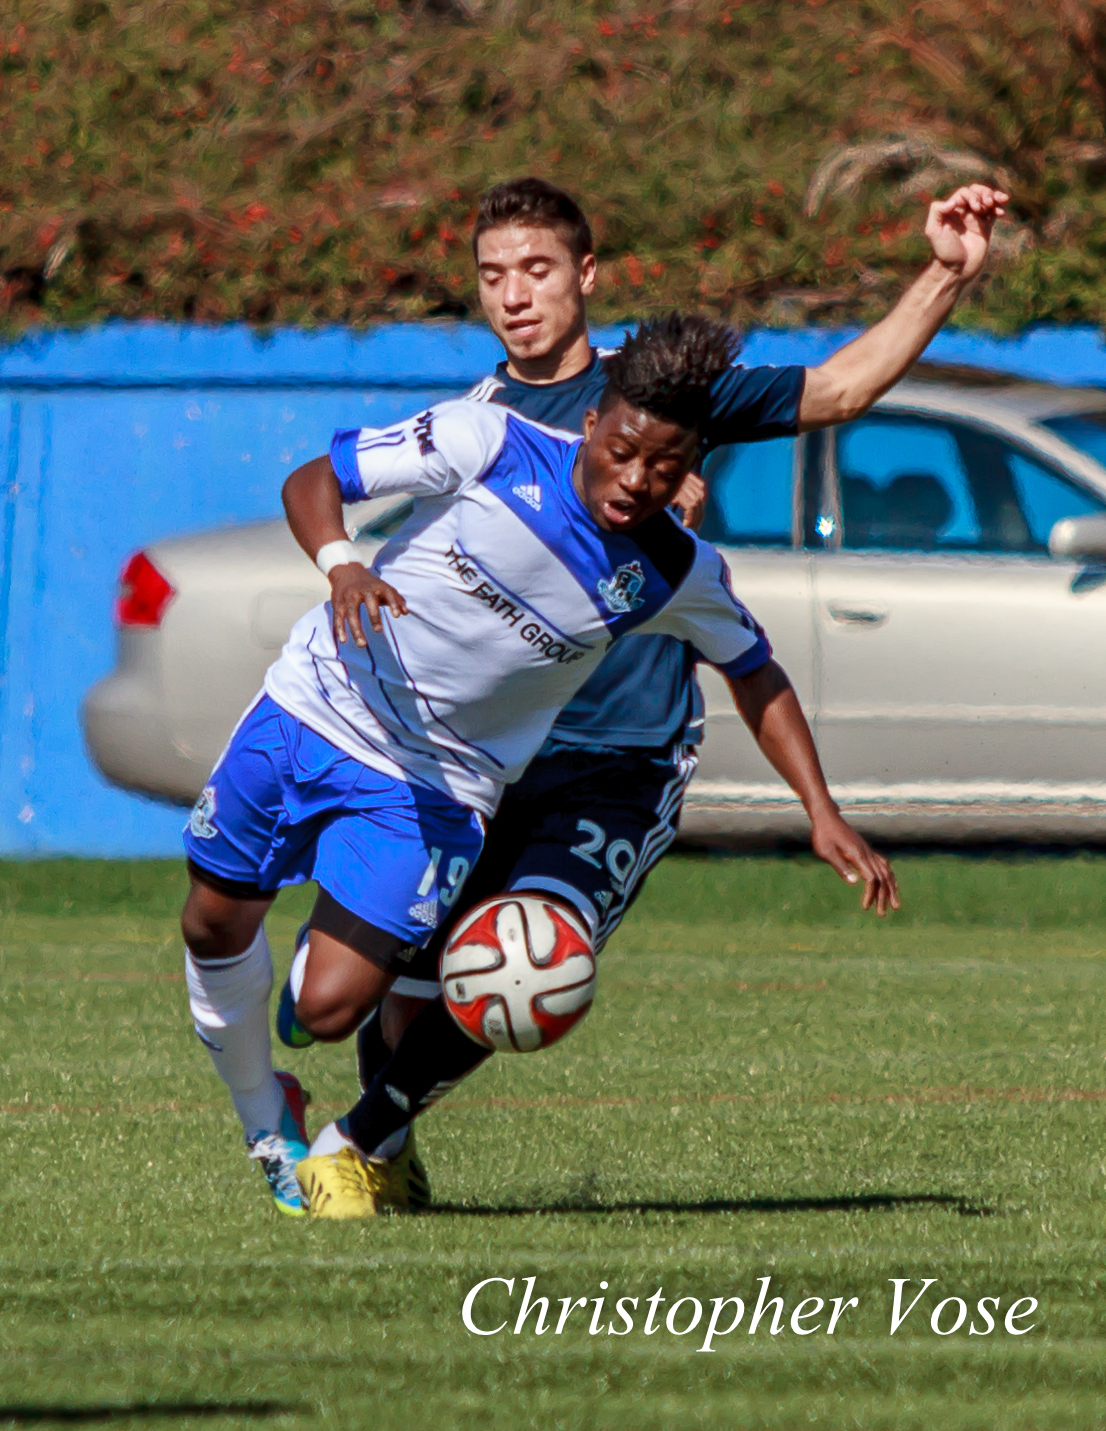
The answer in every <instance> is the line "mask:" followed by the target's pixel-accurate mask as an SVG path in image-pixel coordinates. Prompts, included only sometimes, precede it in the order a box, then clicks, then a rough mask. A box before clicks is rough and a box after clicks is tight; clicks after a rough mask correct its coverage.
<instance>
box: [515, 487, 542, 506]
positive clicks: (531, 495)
mask: <svg viewBox="0 0 1106 1431" xmlns="http://www.w3.org/2000/svg"><path fill="white" fill-rule="evenodd" d="M511 491H512V493H513V494H514V495H515V496H516V497H517V498H518V499H519V501H520V502H525V503H526V505H527V506H528V507H533V509H534V511H535V512H540V511H541V488H540V487H539V486H538V484H537V483H536V482H529V483H527V484H526V485H525V486H524V485H521V484H520V485H519V486H518V487H512V488H511Z"/></svg>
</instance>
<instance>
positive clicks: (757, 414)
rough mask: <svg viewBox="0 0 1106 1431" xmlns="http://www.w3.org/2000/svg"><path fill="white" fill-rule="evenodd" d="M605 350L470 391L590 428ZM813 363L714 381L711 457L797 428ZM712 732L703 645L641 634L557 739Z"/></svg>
mask: <svg viewBox="0 0 1106 1431" xmlns="http://www.w3.org/2000/svg"><path fill="white" fill-rule="evenodd" d="M605 356H606V354H604V353H603V352H602V351H600V350H596V349H594V348H593V349H592V355H591V362H590V363H589V364H588V366H587V367H586V368H584V369H583V370H582V371H581V372H579V373H576V374H574V375H573V376H572V377H571V378H564V379H562V380H561V381H560V382H555V383H524V382H521V381H520V380H519V379H518V378H513V377H512V376H511V375H510V373H509V372H508V371H507V364H506V363H505V362H503V363H500V364H499V366H498V367H497V368H496V370H495V374H494V376H492V377H488V378H485V379H484V380H483V382H480V383H478V384H477V385H476V387H474V388H473V389H472V390H471V392H469V393H468V394H467V396H468V397H469V398H470V399H475V400H477V401H481V402H492V403H497V404H500V405H501V406H504V407H509V408H512V409H513V410H514V411H515V412H519V413H522V415H523V416H524V417H528V418H531V419H532V420H533V421H535V422H541V423H545V424H546V425H547V426H549V427H557V428H562V429H565V430H567V431H570V432H581V431H583V426H584V414H585V413H586V412H587V410H588V408H592V407H596V406H598V403H599V399H600V397H601V395H602V392H603V389H604V387H605V386H606V383H607V373H606V365H605V362H604V358H605ZM805 377H806V369H805V368H802V367H787V368H770V367H757V368H743V367H740V366H736V365H735V366H734V367H732V368H730V369H729V371H728V372H725V373H723V374H722V376H721V377H720V378H719V379H718V380H717V381H716V382H715V384H714V388H713V393H712V396H713V402H712V405H711V421H710V424H709V425H708V427H707V428H706V430H705V431H704V432H703V433H702V444H703V452H704V455H705V454H706V452H708V451H710V450H711V449H712V448H714V447H721V446H724V445H725V444H727V443H731V442H765V441H767V440H768V439H770V438H773V437H789V436H791V435H793V434H794V432H795V431H796V424H797V423H798V417H799V402H800V400H801V398H802V393H803V382H804V380H805ZM702 736H703V701H702V696H701V694H700V692H699V687H698V683H697V682H696V680H695V653H694V651H693V650H692V648H691V647H690V646H689V645H688V643H687V642H683V641H677V640H675V639H674V638H673V637H671V636H635V637H633V638H632V639H626V640H624V641H620V642H616V644H615V645H614V646H613V647H612V648H611V650H610V652H609V653H608V654H607V655H606V656H605V657H604V658H603V662H602V664H601V665H600V666H599V668H598V669H597V670H596V671H595V673H594V674H593V675H592V676H591V677H590V678H589V679H588V681H587V683H586V684H585V685H584V686H583V687H582V688H581V689H580V690H579V691H578V692H577V694H576V696H575V697H574V699H573V700H572V701H570V702H569V704H568V705H567V706H566V707H565V708H564V710H563V711H562V712H561V713H560V715H559V716H558V718H557V721H556V724H555V725H554V726H553V730H552V732H551V736H550V739H551V741H553V742H556V743H558V744H564V745H573V746H582V747H587V748H604V747H617V748H619V749H624V748H626V747H637V746H642V747H646V748H652V749H659V748H663V747H665V746H668V745H670V744H671V743H672V742H673V741H674V740H678V741H680V742H681V743H683V744H687V745H692V744H695V743H697V742H698V741H700V740H701V739H702Z"/></svg>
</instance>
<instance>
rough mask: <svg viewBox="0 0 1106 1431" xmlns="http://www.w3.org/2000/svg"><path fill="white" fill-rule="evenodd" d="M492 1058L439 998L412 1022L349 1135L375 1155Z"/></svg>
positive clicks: (356, 1109) (358, 1108)
mask: <svg viewBox="0 0 1106 1431" xmlns="http://www.w3.org/2000/svg"><path fill="white" fill-rule="evenodd" d="M490 1056H491V1049H488V1048H483V1047H482V1046H481V1045H480V1044H478V1043H476V1042H475V1041H474V1040H473V1039H471V1038H469V1036H468V1034H467V1033H464V1032H463V1031H462V1030H461V1029H460V1028H458V1026H457V1025H456V1024H455V1023H454V1022H453V1019H452V1018H451V1017H450V1015H449V1013H448V1011H447V1010H446V1006H445V1004H443V1003H442V1001H441V999H440V998H438V999H435V1000H434V1002H433V1003H431V1004H427V1006H426V1008H425V1009H423V1011H422V1012H421V1013H420V1014H419V1016H418V1017H417V1018H416V1019H414V1020H412V1022H411V1024H410V1026H409V1027H408V1029H407V1031H406V1032H405V1033H404V1035H403V1037H402V1038H401V1039H400V1041H399V1046H398V1047H397V1049H396V1051H395V1053H394V1054H392V1056H391V1058H390V1059H389V1060H388V1062H387V1063H386V1064H385V1065H384V1067H383V1068H382V1069H380V1071H379V1072H378V1073H377V1074H376V1077H375V1078H374V1079H373V1081H372V1083H371V1084H370V1085H369V1087H368V1090H367V1091H366V1092H365V1093H363V1094H362V1095H361V1098H360V1099H359V1100H358V1102H357V1103H355V1104H354V1106H353V1107H352V1108H351V1109H350V1111H349V1113H348V1114H347V1115H346V1118H345V1123H346V1127H347V1128H348V1129H349V1135H350V1137H351V1138H352V1139H353V1141H354V1142H355V1143H356V1144H357V1146H358V1147H359V1148H360V1149H361V1150H362V1152H365V1153H371V1152H372V1151H373V1149H374V1148H377V1147H379V1146H380V1144H381V1143H383V1141H384V1139H385V1138H387V1137H390V1136H391V1134H392V1133H395V1132H396V1131H397V1130H398V1129H400V1128H402V1127H403V1125H404V1124H405V1123H408V1122H410V1120H411V1119H412V1118H414V1117H415V1116H416V1115H417V1114H419V1113H421V1112H422V1111H423V1109H424V1108H427V1107H428V1106H429V1105H430V1104H431V1103H435V1102H437V1100H438V1099H439V1098H441V1096H442V1095H443V1094H444V1093H448V1092H449V1090H450V1089H451V1088H452V1087H453V1086H454V1084H456V1083H459V1082H460V1081H461V1079H462V1078H464V1077H465V1075H466V1074H467V1073H471V1072H472V1070H473V1069H474V1068H477V1067H479V1065H480V1064H482V1063H483V1062H484V1060H485V1059H486V1058H489V1057H490Z"/></svg>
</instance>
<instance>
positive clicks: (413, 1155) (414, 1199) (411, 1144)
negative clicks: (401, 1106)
mask: <svg viewBox="0 0 1106 1431" xmlns="http://www.w3.org/2000/svg"><path fill="white" fill-rule="evenodd" d="M389 1166H390V1167H391V1168H393V1169H395V1172H394V1174H393V1177H394V1178H395V1179H396V1180H397V1181H398V1182H400V1183H401V1185H402V1190H403V1192H402V1196H403V1204H402V1210H403V1211H404V1212H421V1211H422V1210H423V1208H424V1207H429V1206H430V1179H429V1178H428V1177H427V1175H426V1169H425V1168H424V1167H423V1162H422V1159H421V1158H420V1157H419V1154H418V1149H417V1148H416V1147H415V1130H414V1128H413V1127H410V1128H408V1129H407V1141H406V1143H404V1145H403V1151H402V1152H401V1153H400V1154H399V1156H398V1157H396V1158H395V1159H393V1161H392V1162H391V1163H390V1164H389Z"/></svg>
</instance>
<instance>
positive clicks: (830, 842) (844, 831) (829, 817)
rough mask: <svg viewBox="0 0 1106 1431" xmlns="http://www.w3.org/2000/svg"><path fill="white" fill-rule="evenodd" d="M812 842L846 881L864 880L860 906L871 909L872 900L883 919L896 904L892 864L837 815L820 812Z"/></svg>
mask: <svg viewBox="0 0 1106 1431" xmlns="http://www.w3.org/2000/svg"><path fill="white" fill-rule="evenodd" d="M811 844H812V845H813V847H814V853H815V854H816V855H817V856H818V858H819V859H820V860H825V862H826V864H827V865H832V866H833V868H834V869H835V870H836V871H837V873H838V874H839V875H840V876H841V878H842V879H843V880H845V881H847V883H849V884H856V883H857V881H858V880H861V879H862V880H863V881H864V898H863V899H862V900H861V901H860V907H861V909H871V907H872V905H873V904H874V905H875V907H876V913H877V914H878V915H879V917H880V918H881V919H882V918H883V916H884V915H885V914H886V913H887V911H888V909H898V908H899V886H898V884H897V883H896V881H895V874H894V871H893V870H892V868H891V866H890V865H889V864H888V862H887V861H886V860H885V859H884V858H883V856H882V855H877V854H876V852H875V850H873V849H872V847H871V845H870V844H869V843H868V841H867V840H866V839H864V837H863V835H858V834H857V833H856V831H855V830H854V829H853V828H852V826H851V825H848V824H846V822H845V821H844V820H843V819H842V818H841V816H840V815H838V814H826V815H821V816H819V817H818V818H817V819H816V820H815V821H814V822H813V829H812V831H811Z"/></svg>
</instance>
